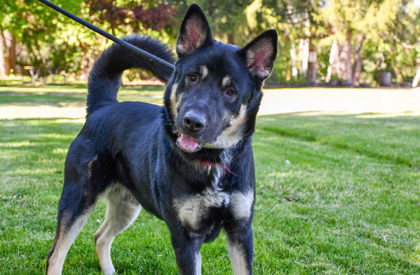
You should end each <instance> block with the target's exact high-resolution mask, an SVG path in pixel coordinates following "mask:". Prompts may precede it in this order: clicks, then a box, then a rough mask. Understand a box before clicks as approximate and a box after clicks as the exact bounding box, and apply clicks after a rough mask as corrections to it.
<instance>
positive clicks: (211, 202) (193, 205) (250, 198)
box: [174, 188, 254, 230]
mask: <svg viewBox="0 0 420 275" xmlns="http://www.w3.org/2000/svg"><path fill="white" fill-rule="evenodd" d="M253 202H254V192H253V191H248V192H246V193H241V192H234V193H232V194H229V193H226V192H224V191H220V190H215V189H213V188H208V189H205V190H204V191H203V192H202V193H200V194H197V195H193V196H190V197H187V198H185V199H183V200H180V199H177V200H175V202H174V205H175V208H176V210H177V212H178V217H179V219H180V221H181V223H182V225H183V226H186V227H189V228H191V229H193V230H198V229H199V228H200V225H201V222H202V221H203V219H205V217H206V216H207V214H208V211H210V208H220V207H227V208H229V210H230V211H231V213H232V215H233V216H234V218H235V219H236V220H242V219H248V218H249V217H250V215H251V209H252V205H253Z"/></svg>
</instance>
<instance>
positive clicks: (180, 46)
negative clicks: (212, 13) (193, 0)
mask: <svg viewBox="0 0 420 275" xmlns="http://www.w3.org/2000/svg"><path fill="white" fill-rule="evenodd" d="M212 40H213V38H212V35H211V30H210V26H209V23H208V22H207V19H206V16H205V15H204V12H203V11H202V10H201V8H200V7H199V6H198V5H197V4H192V5H191V6H190V8H189V9H188V11H187V13H186V14H185V17H184V20H183V21H182V24H181V30H180V32H179V36H178V40H177V41H176V52H177V53H178V55H179V56H183V55H187V54H190V53H192V52H193V51H195V50H196V49H197V48H199V47H201V46H203V45H204V44H210V43H211V42H212Z"/></svg>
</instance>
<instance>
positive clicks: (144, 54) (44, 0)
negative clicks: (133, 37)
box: [38, 0, 175, 71]
mask: <svg viewBox="0 0 420 275" xmlns="http://www.w3.org/2000/svg"><path fill="white" fill-rule="evenodd" d="M38 1H40V2H42V3H44V4H45V5H47V6H49V7H50V8H52V9H54V10H56V11H58V12H60V13H62V14H63V15H65V16H67V17H69V18H71V19H73V20H74V21H76V22H78V23H80V24H82V25H83V26H85V27H88V28H89V29H91V30H92V31H94V32H96V33H99V34H100V35H102V36H105V37H106V38H108V39H110V40H112V41H114V42H115V43H117V44H120V45H121V46H123V47H125V48H127V49H129V50H130V51H133V52H135V53H137V54H139V55H140V56H142V57H143V58H147V59H149V60H152V61H155V62H156V63H159V64H160V65H162V66H164V67H166V68H167V69H169V70H172V71H173V70H174V69H175V66H174V65H172V64H171V63H168V62H166V61H165V60H162V59H160V58H159V57H157V56H154V55H153V54H150V53H148V52H146V51H144V50H142V49H140V48H137V47H136V46H134V45H131V44H130V43H127V42H125V41H124V40H121V39H119V38H117V37H115V36H113V35H112V34H110V33H107V32H106V31H104V30H102V29H100V28H98V27H96V26H94V25H92V24H90V23H89V22H87V21H85V20H83V19H82V18H80V17H77V16H76V15H74V14H72V13H70V12H68V11H66V10H65V9H62V8H60V7H59V6H57V5H55V4H54V3H51V2H50V1H48V0H38Z"/></svg>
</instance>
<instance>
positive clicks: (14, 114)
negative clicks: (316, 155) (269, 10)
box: [0, 88, 420, 119]
mask: <svg viewBox="0 0 420 275" xmlns="http://www.w3.org/2000/svg"><path fill="white" fill-rule="evenodd" d="M279 113H304V114H360V113H383V114H392V115H415V116H417V115H420V88H417V89H275V90H265V91H264V98H263V101H262V104H261V108H260V112H259V115H266V114H279ZM52 117H61V118H84V117H85V107H79V106H64V107H59V106H48V105H29V106H28V105H27V106H24V105H18V104H16V105H0V119H15V118H52Z"/></svg>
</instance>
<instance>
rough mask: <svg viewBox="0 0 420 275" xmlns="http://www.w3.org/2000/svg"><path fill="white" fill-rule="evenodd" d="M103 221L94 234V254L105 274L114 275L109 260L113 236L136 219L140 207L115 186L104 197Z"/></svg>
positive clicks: (123, 189) (124, 189)
mask: <svg viewBox="0 0 420 275" xmlns="http://www.w3.org/2000/svg"><path fill="white" fill-rule="evenodd" d="M106 200H107V209H106V214H105V221H104V222H103V224H102V225H101V227H100V228H99V229H98V231H97V232H96V233H95V236H94V238H95V242H96V253H97V255H98V259H99V264H100V265H101V269H102V271H103V272H104V273H105V274H113V273H115V269H114V266H113V264H112V260H111V245H112V241H113V240H114V238H115V236H117V235H118V234H120V233H122V232H123V231H124V230H125V229H126V228H128V227H129V226H130V225H131V223H132V222H133V221H134V220H135V219H136V218H137V216H138V215H139V213H140V210H141V205H140V204H139V203H138V202H137V200H136V199H135V198H134V197H133V196H132V195H131V193H130V191H128V190H127V189H126V188H125V187H123V186H121V185H116V186H115V187H114V188H112V189H111V190H109V191H108V193H107V195H106Z"/></svg>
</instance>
